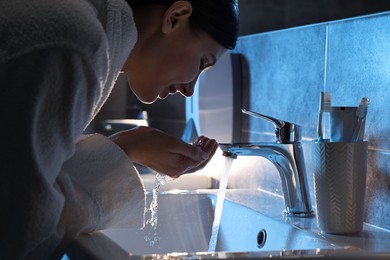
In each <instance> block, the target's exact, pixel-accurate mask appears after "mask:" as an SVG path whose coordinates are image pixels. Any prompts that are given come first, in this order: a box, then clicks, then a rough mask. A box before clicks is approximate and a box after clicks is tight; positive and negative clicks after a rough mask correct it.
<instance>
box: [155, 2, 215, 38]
mask: <svg viewBox="0 0 390 260" xmlns="http://www.w3.org/2000/svg"><path fill="white" fill-rule="evenodd" d="M210 1H212V0H210ZM191 13H192V5H191V3H190V2H188V1H176V2H174V3H173V4H172V5H171V6H170V7H169V8H168V9H167V10H166V11H165V13H164V16H163V21H162V28H161V29H162V32H163V33H169V32H171V31H174V30H176V29H177V28H179V27H180V26H183V25H184V24H185V23H186V22H187V21H188V19H189V17H190V15H191Z"/></svg>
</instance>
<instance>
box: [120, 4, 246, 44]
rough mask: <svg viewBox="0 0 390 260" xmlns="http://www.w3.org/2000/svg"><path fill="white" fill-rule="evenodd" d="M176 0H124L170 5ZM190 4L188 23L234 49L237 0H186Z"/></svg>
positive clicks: (236, 26)
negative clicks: (190, 12) (190, 11)
mask: <svg viewBox="0 0 390 260" xmlns="http://www.w3.org/2000/svg"><path fill="white" fill-rule="evenodd" d="M177 1H178V0H126V2H127V3H128V4H129V5H130V6H141V5H149V4H161V5H171V4H173V3H174V2H177ZM186 1H188V2H190V3H191V4H192V9H193V11H192V14H191V16H190V23H191V25H192V26H193V27H194V28H199V29H201V30H203V31H205V32H206V33H208V34H209V35H210V36H211V37H212V38H213V39H214V40H216V41H217V42H218V43H219V44H221V45H222V46H223V47H225V48H227V49H234V47H235V46H236V42H237V37H238V24H239V15H238V13H239V11H238V2H237V0H186Z"/></svg>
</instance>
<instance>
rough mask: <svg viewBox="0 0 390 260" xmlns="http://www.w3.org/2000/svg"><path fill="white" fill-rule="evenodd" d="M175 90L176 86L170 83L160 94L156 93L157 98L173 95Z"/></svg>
mask: <svg viewBox="0 0 390 260" xmlns="http://www.w3.org/2000/svg"><path fill="white" fill-rule="evenodd" d="M176 92H177V89H176V87H175V86H173V85H170V86H168V87H166V88H164V89H163V91H162V93H161V94H160V95H158V97H159V99H166V98H167V97H168V95H174V94H176Z"/></svg>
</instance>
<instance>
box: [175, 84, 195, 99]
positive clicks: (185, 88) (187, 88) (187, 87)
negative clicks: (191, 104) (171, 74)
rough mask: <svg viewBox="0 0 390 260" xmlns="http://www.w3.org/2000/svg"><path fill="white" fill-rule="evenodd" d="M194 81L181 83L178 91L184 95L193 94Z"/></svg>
mask: <svg viewBox="0 0 390 260" xmlns="http://www.w3.org/2000/svg"><path fill="white" fill-rule="evenodd" d="M195 83H196V80H194V81H192V82H190V83H187V84H181V85H180V88H179V89H178V91H179V92H180V93H181V94H182V95H183V96H185V97H191V96H192V95H193V94H194V87H195Z"/></svg>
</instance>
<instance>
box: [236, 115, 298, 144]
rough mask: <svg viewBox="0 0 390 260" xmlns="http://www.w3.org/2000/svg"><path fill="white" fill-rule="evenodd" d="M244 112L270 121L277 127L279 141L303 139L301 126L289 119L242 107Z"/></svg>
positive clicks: (276, 134)
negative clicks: (285, 119) (281, 118)
mask: <svg viewBox="0 0 390 260" xmlns="http://www.w3.org/2000/svg"><path fill="white" fill-rule="evenodd" d="M241 112H243V113H244V114H247V115H250V116H253V117H256V118H261V119H264V120H267V121H270V122H271V123H272V124H273V125H274V127H275V139H276V142H277V143H282V144H283V143H293V142H296V141H299V140H300V139H301V137H300V133H301V127H300V126H299V125H297V124H293V123H290V122H287V121H283V120H279V119H276V118H273V117H270V116H266V115H262V114H260V113H257V112H253V111H249V110H246V109H244V108H242V109H241Z"/></svg>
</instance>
